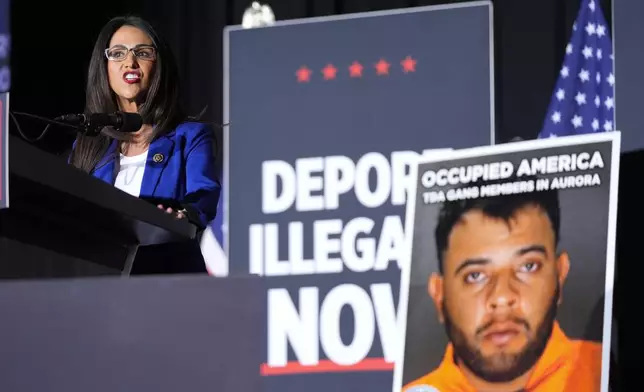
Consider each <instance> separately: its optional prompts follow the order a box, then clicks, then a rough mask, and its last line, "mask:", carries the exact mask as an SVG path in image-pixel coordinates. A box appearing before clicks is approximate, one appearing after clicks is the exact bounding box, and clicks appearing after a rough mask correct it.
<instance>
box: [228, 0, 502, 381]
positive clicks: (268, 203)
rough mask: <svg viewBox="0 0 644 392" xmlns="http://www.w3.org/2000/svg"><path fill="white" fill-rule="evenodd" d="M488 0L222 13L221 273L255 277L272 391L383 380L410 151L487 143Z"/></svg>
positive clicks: (388, 372) (393, 346)
mask: <svg viewBox="0 0 644 392" xmlns="http://www.w3.org/2000/svg"><path fill="white" fill-rule="evenodd" d="M492 42H493V36H492V5H491V3H490V2H489V1H479V2H471V3H460V4H457V5H445V6H431V7H419V8H412V9H406V10H396V11H387V12H373V13H366V14H356V15H344V16H336V17H325V18H314V19H307V20H298V21H288V22H278V23H277V24H276V25H274V26H271V27H265V28H255V29H242V28H241V27H230V28H227V29H226V31H225V39H224V47H225V52H224V86H225V87H224V88H225V92H224V122H225V123H229V124H230V126H229V128H228V130H227V133H226V139H225V173H224V192H225V193H226V194H225V211H224V220H225V222H224V227H225V229H226V235H225V238H224V240H225V246H226V253H227V255H228V259H229V260H230V264H229V266H228V268H229V273H230V275H231V276H232V275H244V274H257V275H263V276H265V277H267V281H268V282H269V283H268V285H269V289H268V293H267V307H268V309H267V312H268V320H267V344H266V358H265V361H264V364H263V365H262V366H261V368H260V369H258V371H259V372H261V374H263V375H264V376H266V383H267V387H268V388H269V389H271V390H273V389H274V390H280V391H300V390H302V389H307V390H320V391H322V390H324V391H327V390H330V389H331V390H332V389H337V388H342V390H347V386H348V387H351V388H353V389H361V390H362V389H366V390H370V391H387V392H389V391H390V390H391V385H392V384H391V381H392V369H393V362H394V360H395V356H396V355H397V353H398V352H399V347H398V341H397V340H396V333H395V328H396V326H397V323H398V319H397V308H398V292H399V280H400V268H401V264H400V263H401V262H402V261H403V260H405V258H404V257H405V251H406V250H405V249H406V238H405V233H404V208H405V207H404V206H405V202H406V198H407V191H408V189H409V188H410V187H411V185H412V184H413V178H411V177H410V165H411V164H413V163H414V162H415V161H416V159H417V158H418V157H419V156H420V155H421V154H423V155H431V154H438V153H439V152H437V151H436V150H443V149H452V148H467V147H475V146H482V145H489V144H493V143H494V101H493V97H494V91H493V83H494V80H493V69H494V67H493V47H492Z"/></svg>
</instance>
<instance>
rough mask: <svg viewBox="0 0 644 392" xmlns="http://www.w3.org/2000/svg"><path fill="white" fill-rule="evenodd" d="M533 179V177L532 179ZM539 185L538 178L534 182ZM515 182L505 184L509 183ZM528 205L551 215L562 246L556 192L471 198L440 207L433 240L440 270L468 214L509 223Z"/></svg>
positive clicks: (550, 217) (556, 243)
mask: <svg viewBox="0 0 644 392" xmlns="http://www.w3.org/2000/svg"><path fill="white" fill-rule="evenodd" d="M531 179H532V178H531ZM532 180H534V181H535V183H536V179H532ZM510 181H512V179H509V180H507V179H506V180H505V181H503V182H510ZM495 183H497V184H498V183H500V182H498V181H494V182H485V183H483V182H481V183H478V184H477V185H478V186H483V185H491V184H495ZM527 206H536V207H539V208H540V209H542V210H543V212H544V213H545V214H546V215H547V216H548V219H549V220H550V223H551V225H552V230H553V231H554V235H555V246H556V245H558V243H559V225H560V210H559V196H558V194H557V191H556V190H546V191H534V192H526V193H516V194H510V195H502V196H492V197H483V198H479V199H469V200H460V201H452V202H445V203H443V206H442V207H441V210H440V212H439V215H438V224H437V225H436V230H435V233H434V237H435V239H436V252H437V255H438V269H439V271H440V273H441V274H442V273H443V267H444V266H443V256H444V254H445V251H446V250H447V247H448V245H449V243H448V242H449V236H450V234H451V232H452V230H453V229H454V226H455V225H456V224H458V223H459V222H460V221H461V219H462V218H463V216H464V215H465V214H466V213H468V212H469V211H473V210H476V211H480V212H481V213H483V214H484V215H485V216H487V217H490V218H496V219H503V220H504V221H505V222H506V223H509V221H510V219H511V218H512V217H514V215H515V214H516V212H517V211H518V210H520V209H522V208H524V207H527Z"/></svg>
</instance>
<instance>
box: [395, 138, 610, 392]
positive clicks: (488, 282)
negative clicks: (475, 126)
mask: <svg viewBox="0 0 644 392" xmlns="http://www.w3.org/2000/svg"><path fill="white" fill-rule="evenodd" d="M605 137H606V136H604V138H605ZM570 139H571V140H570V141H567V142H564V141H563V140H559V141H539V142H532V141H531V142H520V143H514V144H513V145H506V146H503V147H484V148H481V149H472V150H470V151H469V152H465V151H463V152H462V154H461V156H459V157H457V158H455V159H449V160H444V161H440V162H431V163H422V164H420V165H419V167H418V184H417V189H416V192H415V200H413V206H409V207H408V208H409V209H410V210H412V209H413V211H412V212H409V210H408V222H407V225H408V228H409V226H412V228H413V229H412V237H411V238H412V247H411V263H410V266H409V271H408V274H407V277H406V278H405V277H403V278H402V285H403V286H404V287H401V290H402V291H401V308H404V310H403V311H402V313H401V317H403V318H404V328H403V331H402V332H404V334H405V336H404V353H403V356H402V357H403V358H402V361H400V362H399V363H398V364H397V366H396V372H395V373H396V375H397V377H398V378H397V379H396V380H397V384H396V381H395V383H394V390H398V391H400V390H403V391H406V392H421V391H425V392H432V391H439V392H449V391H452V392H458V391H464V392H467V391H538V392H542V391H543V392H546V391H547V392H558V391H569V390H570V391H572V390H574V391H584V392H589V391H590V392H591V391H600V389H601V384H602V371H603V370H604V369H603V368H602V365H603V366H604V367H607V366H608V363H607V362H608V361H602V358H603V356H604V355H605V352H604V349H603V343H606V341H607V340H608V341H609V340H610V336H604V333H605V329H604V317H605V313H607V314H610V313H611V311H612V304H611V303H610V302H611V301H610V299H611V298H612V291H611V292H610V293H607V287H612V286H610V283H609V285H608V286H607V270H608V269H610V271H612V268H613V263H614V259H613V256H614V235H615V233H614V229H613V230H612V232H611V229H610V227H611V219H612V224H613V225H614V216H612V215H614V214H615V213H616V200H612V199H611V188H615V187H616V186H617V178H615V177H617V175H616V174H611V173H615V171H614V170H612V169H613V166H616V164H615V162H614V160H613V159H614V155H615V152H614V151H615V150H614V146H615V144H617V145H619V141H618V140H617V142H616V141H615V140H612V139H606V140H600V141H598V140H597V139H593V138H591V139H584V138H581V139H579V138H576V137H575V138H570ZM552 143H555V144H552ZM557 143H558V144H557ZM496 150H498V152H496ZM617 151H618V150H617ZM479 152H480V153H479ZM495 164H496V166H495ZM435 173H436V174H435ZM441 173H443V180H444V181H443V183H440V181H433V183H432V184H430V185H432V187H431V190H429V189H427V186H428V184H429V183H430V182H432V181H430V180H429V179H431V178H434V179H436V178H440V175H441ZM445 173H448V174H447V175H445ZM429 174H432V175H434V174H435V175H434V177H432V176H431V175H429ZM423 175H425V177H424V178H423ZM423 184H424V185H423ZM410 203H412V201H410ZM410 214H412V216H413V219H411V221H412V222H413V223H410V222H409V217H410ZM611 252H612V253H611ZM608 275H610V276H612V273H610V274H608ZM405 291H406V295H405ZM607 294H608V300H607ZM608 324H610V323H608ZM608 347H610V346H608ZM603 362H606V363H603ZM570 388H573V389H570Z"/></svg>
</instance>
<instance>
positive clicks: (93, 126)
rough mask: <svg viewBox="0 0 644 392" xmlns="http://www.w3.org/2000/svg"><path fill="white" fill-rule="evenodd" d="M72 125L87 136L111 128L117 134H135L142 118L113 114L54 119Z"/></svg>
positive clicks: (128, 114) (132, 115) (76, 115)
mask: <svg viewBox="0 0 644 392" xmlns="http://www.w3.org/2000/svg"><path fill="white" fill-rule="evenodd" d="M54 120H55V121H60V122H63V123H66V124H69V125H73V126H75V127H77V128H79V129H82V130H83V132H84V133H85V134H86V135H88V136H96V135H98V134H99V133H100V131H101V129H102V128H103V127H112V128H114V129H115V130H117V131H119V132H125V133H130V132H136V131H138V130H139V129H141V127H142V126H143V118H142V117H141V115H140V114H138V113H126V112H114V113H93V114H89V115H86V114H65V115H62V116H58V117H56V118H55V119H54Z"/></svg>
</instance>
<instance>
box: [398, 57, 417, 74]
mask: <svg viewBox="0 0 644 392" xmlns="http://www.w3.org/2000/svg"><path fill="white" fill-rule="evenodd" d="M400 64H401V65H402V67H403V72H404V73H408V72H416V60H414V59H413V58H411V56H407V57H405V59H404V60H403V61H401V62H400Z"/></svg>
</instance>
